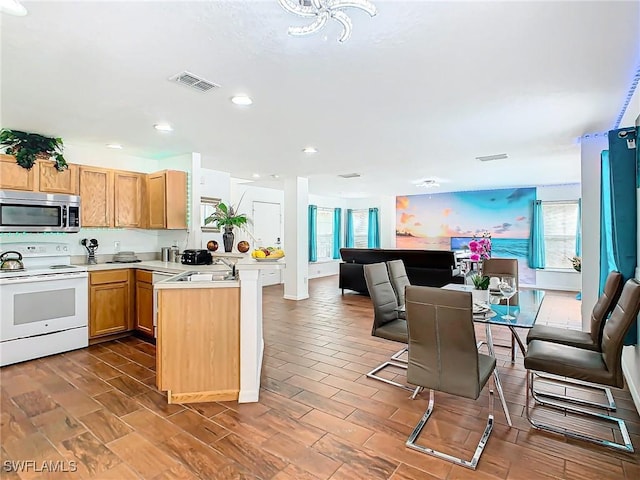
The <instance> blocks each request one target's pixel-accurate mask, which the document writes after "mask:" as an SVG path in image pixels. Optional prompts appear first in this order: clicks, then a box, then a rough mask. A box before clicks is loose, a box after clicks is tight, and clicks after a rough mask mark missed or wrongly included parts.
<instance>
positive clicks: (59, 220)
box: [0, 190, 82, 232]
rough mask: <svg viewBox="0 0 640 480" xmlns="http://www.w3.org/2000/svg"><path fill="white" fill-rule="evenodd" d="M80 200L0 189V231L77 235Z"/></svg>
mask: <svg viewBox="0 0 640 480" xmlns="http://www.w3.org/2000/svg"><path fill="white" fill-rule="evenodd" d="M81 225H82V224H81V222H80V197H78V196H76V195H59V194H49V193H39V192H19V191H15V190H0V232H78V231H80V226H81Z"/></svg>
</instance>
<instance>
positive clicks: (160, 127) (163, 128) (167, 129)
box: [153, 123, 173, 132]
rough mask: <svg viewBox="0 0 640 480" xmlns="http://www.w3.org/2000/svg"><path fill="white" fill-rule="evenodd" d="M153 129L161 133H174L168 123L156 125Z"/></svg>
mask: <svg viewBox="0 0 640 480" xmlns="http://www.w3.org/2000/svg"><path fill="white" fill-rule="evenodd" d="M153 128H155V129H156V130H160V131H161V132H173V127H172V126H171V125H169V124H168V123H156V124H155V125H154V126H153Z"/></svg>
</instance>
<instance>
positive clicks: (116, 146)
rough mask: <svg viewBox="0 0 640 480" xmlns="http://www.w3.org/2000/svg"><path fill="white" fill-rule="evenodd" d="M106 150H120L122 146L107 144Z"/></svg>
mask: <svg viewBox="0 0 640 480" xmlns="http://www.w3.org/2000/svg"><path fill="white" fill-rule="evenodd" d="M107 148H115V149H117V150H122V145H120V144H119V143H107Z"/></svg>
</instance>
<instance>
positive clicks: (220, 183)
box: [194, 168, 231, 251]
mask: <svg viewBox="0 0 640 480" xmlns="http://www.w3.org/2000/svg"><path fill="white" fill-rule="evenodd" d="M194 178H195V175H194ZM199 197H210V198H219V199H220V200H221V201H222V202H224V203H225V204H228V203H230V200H231V175H230V174H229V173H228V172H220V171H217V170H211V169H208V168H201V169H200V175H199V196H198V198H197V201H198V208H197V212H198V215H197V217H198V220H200V214H199V212H200V198H199ZM194 208H195V207H194ZM195 217H196V215H195V214H194V218H195ZM196 228H197V229H198V231H199V232H200V233H199V240H198V241H197V242H196V245H197V248H207V242H208V241H209V240H215V241H216V242H218V245H219V249H220V250H219V251H224V247H223V244H222V232H203V231H201V230H200V224H199V223H198V225H197V226H196Z"/></svg>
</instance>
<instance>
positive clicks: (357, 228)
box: [353, 209, 369, 248]
mask: <svg viewBox="0 0 640 480" xmlns="http://www.w3.org/2000/svg"><path fill="white" fill-rule="evenodd" d="M353 236H354V240H355V245H354V247H355V248H368V247H369V241H368V237H369V210H368V209H363V210H354V211H353Z"/></svg>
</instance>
